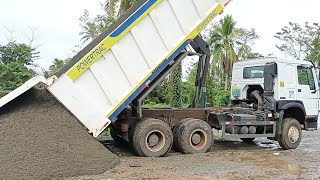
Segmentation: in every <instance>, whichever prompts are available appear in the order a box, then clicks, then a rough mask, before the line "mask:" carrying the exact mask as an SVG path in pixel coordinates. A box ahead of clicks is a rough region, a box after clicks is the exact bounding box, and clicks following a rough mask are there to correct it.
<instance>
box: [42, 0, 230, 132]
mask: <svg viewBox="0 0 320 180" xmlns="http://www.w3.org/2000/svg"><path fill="white" fill-rule="evenodd" d="M228 1H229V0H140V1H138V2H137V3H136V4H135V5H134V6H133V7H132V8H131V9H130V10H129V11H128V12H127V13H126V14H124V15H123V16H122V17H120V18H119V20H118V21H117V22H116V23H115V24H113V25H112V26H111V27H110V28H108V30H107V31H106V32H104V33H102V34H101V35H100V36H99V37H98V38H97V39H95V40H94V41H93V42H92V43H90V44H89V45H88V46H87V47H86V48H85V49H83V50H82V51H81V52H80V53H78V54H77V55H76V56H75V57H74V58H73V59H72V60H71V62H70V63H69V64H68V65H66V66H65V67H63V69H62V70H61V71H60V72H59V73H57V74H56V77H54V78H51V79H50V80H54V81H53V83H47V84H49V87H48V90H49V91H50V92H51V93H52V94H53V95H54V96H55V97H56V98H57V99H58V100H59V101H60V102H61V103H62V104H63V105H64V106H65V107H66V108H67V109H68V110H69V111H70V112H71V113H73V114H74V115H75V116H76V117H77V118H78V119H79V121H81V123H82V124H83V125H85V126H86V127H87V128H88V130H89V132H90V133H92V134H93V136H94V137H96V136H98V135H99V134H100V133H101V132H102V131H103V130H104V129H105V128H106V127H107V126H108V125H109V124H110V123H111V121H114V120H116V119H117V116H118V115H119V113H120V112H121V111H123V109H124V108H125V107H127V106H128V105H129V104H130V103H131V102H132V100H134V99H135V98H136V97H137V96H138V95H139V94H140V93H141V92H142V90H143V89H144V88H145V87H148V84H149V83H151V82H152V81H153V80H154V79H155V78H156V77H157V76H158V75H159V74H161V73H162V71H163V70H164V69H165V68H166V67H167V66H169V65H170V64H171V63H172V61H173V59H174V58H175V57H176V56H177V55H178V54H179V53H180V52H181V51H183V50H184V48H185V47H186V46H187V45H188V44H189V42H190V41H191V40H193V39H194V38H195V37H196V36H197V35H198V34H199V33H200V32H201V31H202V30H203V29H204V28H205V27H206V26H207V25H208V24H209V23H211V21H212V20H213V19H214V18H215V17H216V16H217V15H218V14H220V13H222V11H223V8H224V6H225V5H226V4H227V3H228Z"/></svg>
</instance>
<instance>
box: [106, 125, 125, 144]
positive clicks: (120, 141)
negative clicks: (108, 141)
mask: <svg viewBox="0 0 320 180" xmlns="http://www.w3.org/2000/svg"><path fill="white" fill-rule="evenodd" d="M110 135H111V137H112V139H113V141H114V145H115V146H122V145H127V144H128V142H127V141H126V140H124V139H123V138H121V137H119V136H118V131H117V130H116V129H115V128H110Z"/></svg>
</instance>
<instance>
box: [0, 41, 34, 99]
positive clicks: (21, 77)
mask: <svg viewBox="0 0 320 180" xmlns="http://www.w3.org/2000/svg"><path fill="white" fill-rule="evenodd" d="M38 54H39V53H35V50H34V49H32V48H31V47H29V46H28V45H26V44H19V43H15V42H10V43H8V44H7V45H5V46H0V97H2V96H4V95H6V94H8V93H9V92H11V91H12V90H14V89H16V88H17V87H19V86H21V85H22V84H23V83H25V82H26V81H27V80H29V79H30V78H31V77H32V76H34V74H35V73H34V71H33V70H31V69H30V68H28V66H30V65H32V64H33V59H34V58H36V57H37V56H38Z"/></svg>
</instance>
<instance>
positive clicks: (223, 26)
mask: <svg viewBox="0 0 320 180" xmlns="http://www.w3.org/2000/svg"><path fill="white" fill-rule="evenodd" d="M235 26H236V22H235V21H234V19H233V17H232V16H231V15H227V16H225V17H224V18H223V19H222V20H220V22H219V23H217V24H216V25H214V27H213V32H212V33H211V36H210V39H209V45H210V46H211V48H212V49H213V51H212V56H213V63H212V64H213V66H218V67H221V68H222V70H223V73H224V89H225V90H227V89H228V87H229V77H230V74H231V72H232V65H233V63H234V62H235V61H237V60H238V58H237V55H236V52H235V49H234V43H235V37H236V36H237V31H236V28H235Z"/></svg>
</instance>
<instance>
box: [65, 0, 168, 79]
mask: <svg viewBox="0 0 320 180" xmlns="http://www.w3.org/2000/svg"><path fill="white" fill-rule="evenodd" d="M161 2H163V0H157V2H155V3H154V4H153V5H152V6H151V7H150V8H149V9H148V10H146V11H145V12H144V13H143V14H142V15H141V16H140V17H139V18H137V19H136V20H135V21H134V22H133V23H132V24H131V25H130V26H128V28H126V29H125V30H124V31H123V32H122V33H121V34H120V35H119V36H117V37H110V35H109V36H108V37H106V38H105V39H104V40H103V41H101V42H100V43H99V44H98V45H97V46H96V47H95V48H93V49H92V50H91V51H90V52H89V53H88V54H87V55H85V56H84V57H83V58H82V59H81V60H80V61H79V62H78V63H77V64H76V65H74V66H73V67H72V68H71V69H70V70H69V71H68V72H67V76H68V77H69V78H70V79H72V80H73V81H75V80H76V79H78V78H79V77H80V76H81V75H82V74H83V73H84V72H85V71H86V70H88V69H89V68H90V67H91V66H92V65H93V64H94V63H95V62H96V61H98V60H99V59H100V58H101V57H102V56H103V55H104V54H105V53H106V52H107V51H108V50H109V49H110V48H111V47H112V46H114V45H115V44H116V43H117V42H118V41H120V39H121V38H122V37H123V36H125V35H126V34H127V33H128V32H129V31H130V30H131V29H132V28H133V27H134V26H135V25H137V24H138V23H139V22H140V21H141V20H142V19H143V18H144V17H145V16H147V15H148V14H149V13H150V12H151V11H152V10H153V9H155V8H156V7H157V6H158V5H159V4H160V3H161ZM111 34H112V33H111Z"/></svg>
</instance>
